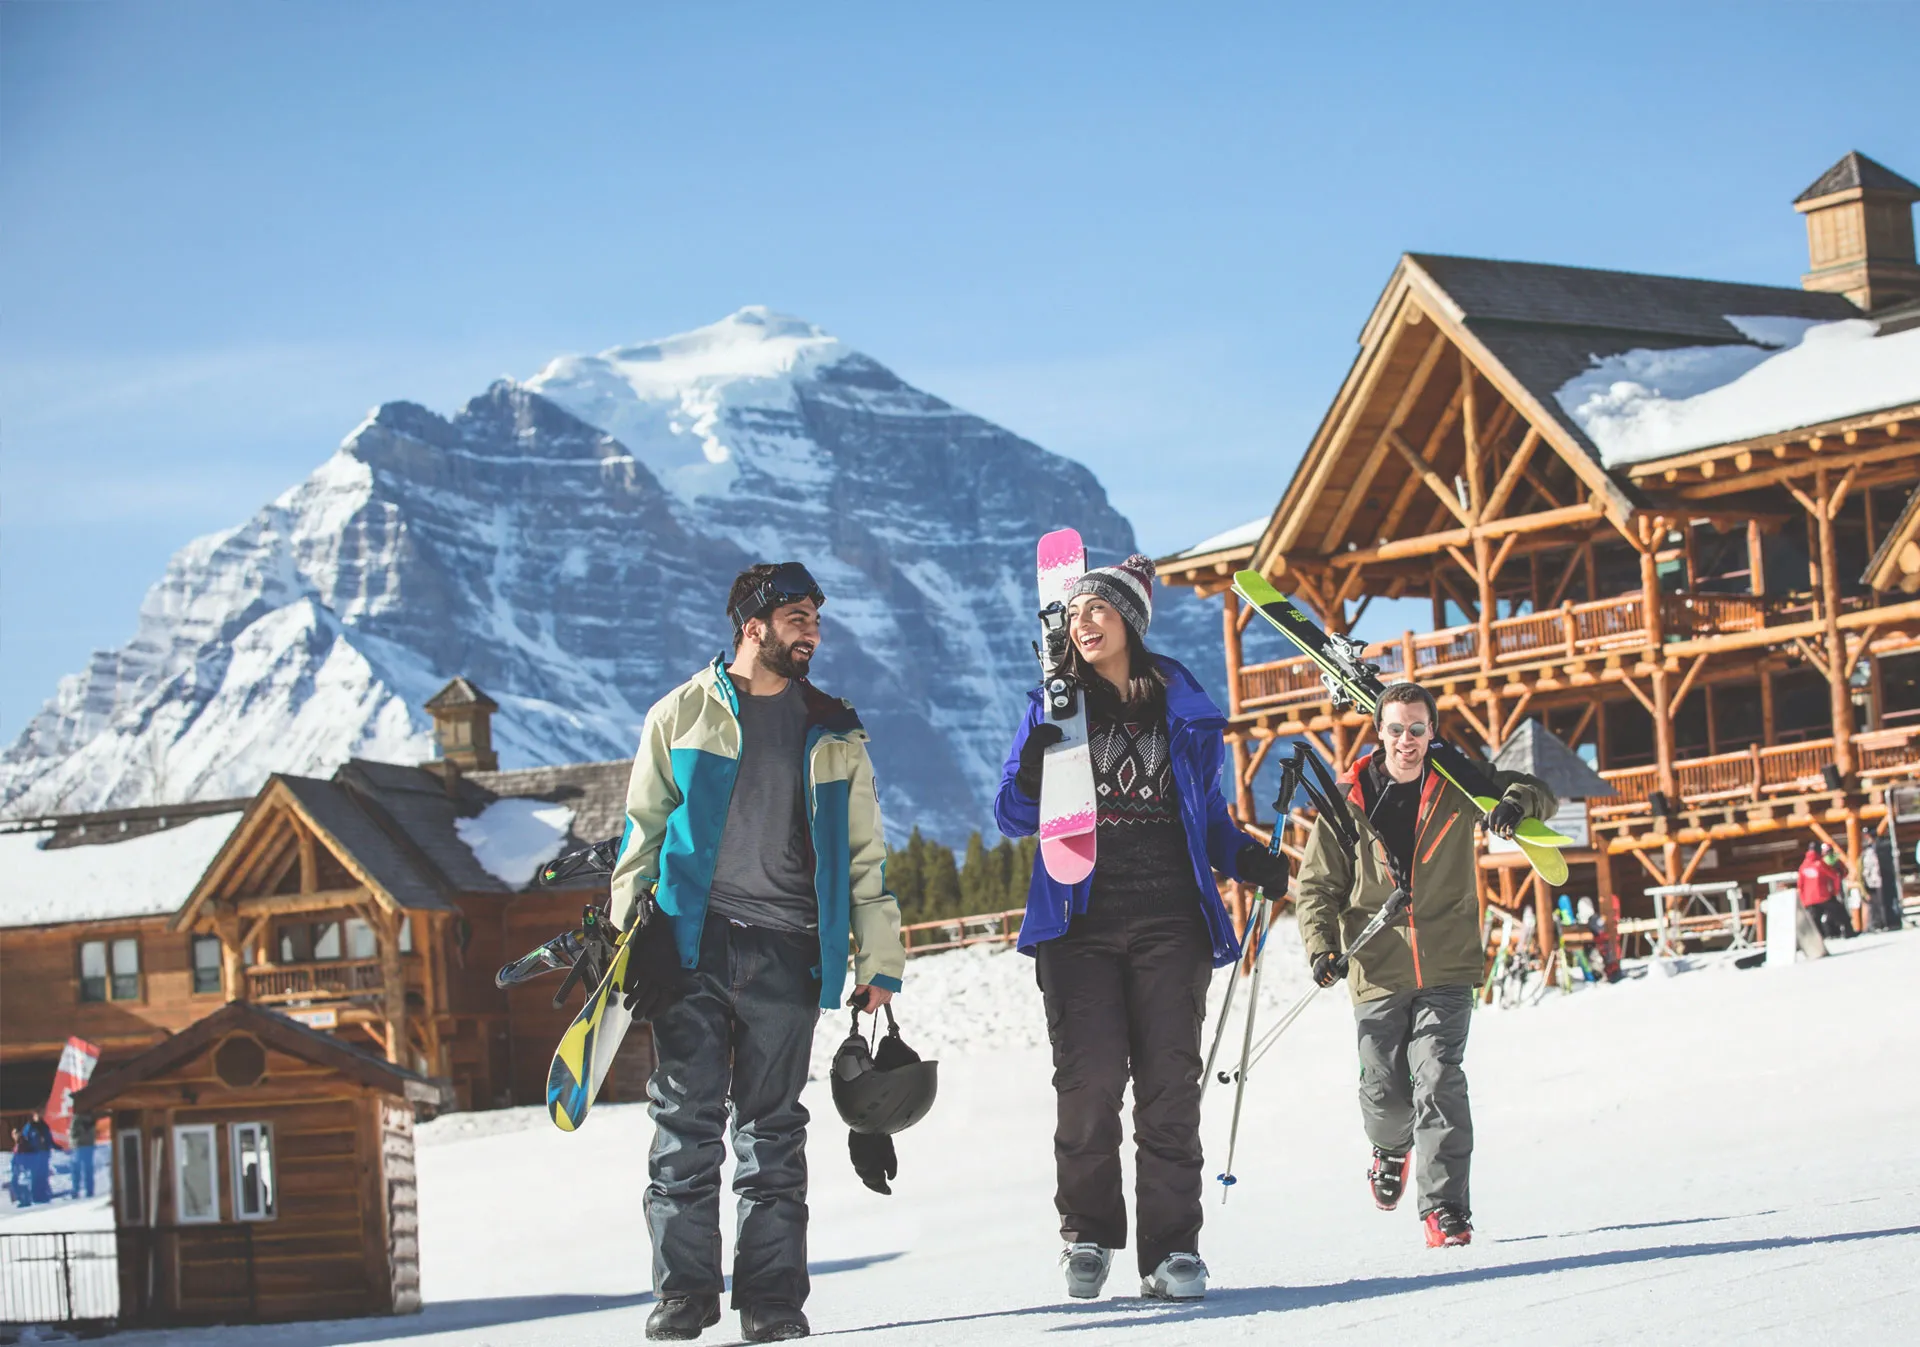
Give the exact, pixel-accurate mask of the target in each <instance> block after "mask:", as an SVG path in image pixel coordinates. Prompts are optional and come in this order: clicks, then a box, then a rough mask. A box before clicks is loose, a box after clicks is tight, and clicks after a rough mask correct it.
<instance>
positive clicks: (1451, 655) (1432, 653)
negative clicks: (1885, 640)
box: [1240, 590, 1857, 711]
mask: <svg viewBox="0 0 1920 1347" xmlns="http://www.w3.org/2000/svg"><path fill="white" fill-rule="evenodd" d="M1855 606H1857V603H1856V601H1849V602H1848V604H1847V607H1848V608H1849V609H1852V608H1853V607H1855ZM1805 615H1806V614H1805V613H1804V612H1803V611H1802V610H1801V609H1799V608H1792V607H1789V606H1787V605H1786V603H1785V602H1784V601H1783V600H1778V599H1765V598H1753V597H1750V596H1748V595H1743V594H1667V595H1663V596H1662V598H1661V612H1660V617H1661V625H1662V627H1663V629H1664V631H1665V635H1666V636H1667V638H1668V639H1670V640H1691V639H1693V638H1696V637H1701V636H1708V635H1712V634H1714V633H1716V632H1741V631H1757V630H1760V629H1761V628H1764V627H1767V626H1778V625H1780V624H1781V623H1783V622H1789V621H1794V620H1798V619H1799V618H1802V617H1804V616H1805ZM1647 636H1648V632H1647V626H1646V607H1645V605H1644V604H1643V603H1642V601H1641V596H1640V593H1639V591H1637V590H1636V591H1634V592H1633V593H1631V594H1621V595H1618V596H1616V597H1614V598H1611V599H1596V600H1594V601H1593V602H1591V603H1563V604H1561V605H1560V606H1559V607H1558V608H1549V609H1547V610H1546V611H1544V612H1539V613H1525V614H1522V615H1521V616H1519V617H1505V618H1501V619H1500V620H1499V621H1497V622H1495V623H1493V625H1492V659H1491V661H1490V663H1491V665H1492V666H1493V667H1500V666H1505V665H1513V664H1525V663H1544V662H1550V661H1553V660H1560V659H1567V660H1572V659H1579V658H1581V657H1583V656H1592V655H1601V654H1609V653H1612V652H1614V651H1617V650H1630V649H1635V648H1639V647H1644V646H1645V645H1646V644H1647ZM1366 658H1367V659H1369V660H1371V661H1373V662H1374V663H1375V664H1378V665H1379V666H1380V676H1381V677H1382V678H1383V679H1385V680H1387V681H1388V682H1393V681H1396V680H1402V679H1406V678H1407V677H1409V676H1411V677H1413V678H1415V679H1427V678H1435V677H1445V676H1446V675H1448V674H1454V673H1463V672H1468V671H1471V670H1473V669H1476V668H1479V667H1480V666H1481V657H1480V629H1479V628H1478V627H1477V626H1464V627H1447V628H1444V629H1442V630H1440V631H1432V632H1406V633H1404V634H1403V635H1401V636H1400V637H1399V639H1397V640H1392V641H1376V642H1374V643H1373V644H1371V645H1369V646H1368V647H1367V648H1366ZM1409 671H1411V675H1409ZM1325 695H1326V693H1325V691H1324V690H1323V688H1322V687H1321V684H1320V673H1319V670H1318V668H1317V667H1316V666H1315V665H1314V663H1313V661H1312V660H1310V659H1308V658H1307V657H1306V656H1304V655H1296V656H1293V657H1292V658H1289V659H1282V660H1274V661H1271V662H1269V663H1265V664H1250V665H1247V666H1246V667H1245V668H1243V669H1241V671H1240V707H1241V709H1242V710H1243V711H1259V710H1267V709H1270V708H1272V707H1276V706H1288V705H1294V704H1299V703H1304V702H1315V701H1319V700H1321V699H1323V698H1324V697H1325Z"/></svg>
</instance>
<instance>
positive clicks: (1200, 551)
mask: <svg viewBox="0 0 1920 1347" xmlns="http://www.w3.org/2000/svg"><path fill="white" fill-rule="evenodd" d="M1271 518H1272V516H1271V515H1264V514H1263V515H1261V516H1260V517H1259V518H1258V519H1249V520H1248V521H1247V522H1246V523H1244V524H1240V525H1238V526H1236V527H1234V528H1230V529H1228V530H1227V531H1226V532H1225V533H1216V534H1214V535H1213V536H1212V537H1211V538H1203V539H1201V540H1200V541H1199V542H1197V543H1195V544H1194V545H1193V546H1192V547H1189V548H1187V549H1186V550H1185V551H1184V552H1176V553H1174V555H1173V559H1174V560H1178V559H1179V558H1181V557H1199V556H1205V555H1206V554H1207V553H1209V552H1224V551H1226V550H1227V549H1228V548H1229V547H1246V546H1249V545H1251V544H1253V543H1257V542H1259V541H1260V535H1261V534H1263V533H1265V532H1266V531H1267V521H1268V520H1269V519H1271Z"/></svg>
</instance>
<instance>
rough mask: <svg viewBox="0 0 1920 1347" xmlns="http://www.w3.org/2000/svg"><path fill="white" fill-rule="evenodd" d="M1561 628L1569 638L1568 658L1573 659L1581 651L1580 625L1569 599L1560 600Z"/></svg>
mask: <svg viewBox="0 0 1920 1347" xmlns="http://www.w3.org/2000/svg"><path fill="white" fill-rule="evenodd" d="M1560 630H1561V633H1562V634H1563V635H1565V637H1566V638H1567V658H1568V659H1569V660H1571V659H1573V658H1574V656H1575V655H1576V654H1578V653H1579V646H1580V627H1579V624H1578V623H1576V622H1575V621H1574V620H1573V603H1572V601H1571V600H1568V599H1562V600H1561V601H1560Z"/></svg>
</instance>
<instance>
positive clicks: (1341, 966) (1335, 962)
mask: <svg viewBox="0 0 1920 1347" xmlns="http://www.w3.org/2000/svg"><path fill="white" fill-rule="evenodd" d="M1346 975H1347V956H1346V955H1344V954H1316V955H1314V956H1313V985H1314V986H1316V987H1331V986H1332V985H1333V984H1334V983H1336V982H1338V981H1340V979H1341V978H1343V977H1345V976H1346Z"/></svg>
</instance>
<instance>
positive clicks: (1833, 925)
mask: <svg viewBox="0 0 1920 1347" xmlns="http://www.w3.org/2000/svg"><path fill="white" fill-rule="evenodd" d="M1797 878H1798V885H1799V890H1800V906H1802V907H1804V908H1806V909H1807V915H1808V916H1810V917H1812V918H1813V921H1814V924H1815V925H1816V926H1818V927H1819V928H1820V934H1821V935H1823V936H1825V937H1826V938H1827V939H1829V940H1838V939H1841V938H1842V937H1844V936H1850V935H1852V934H1853V923H1852V922H1851V921H1849V920H1848V919H1847V909H1846V908H1845V907H1844V906H1843V905H1842V904H1841V902H1840V877H1839V875H1837V874H1836V873H1835V872H1834V868H1833V867H1832V866H1831V865H1828V864H1827V863H1826V861H1825V860H1823V859H1821V856H1820V846H1819V844H1818V843H1816V842H1809V843H1807V854H1806V855H1805V856H1804V857H1802V858H1801V860H1800V869H1799V871H1798V872H1797Z"/></svg>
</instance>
